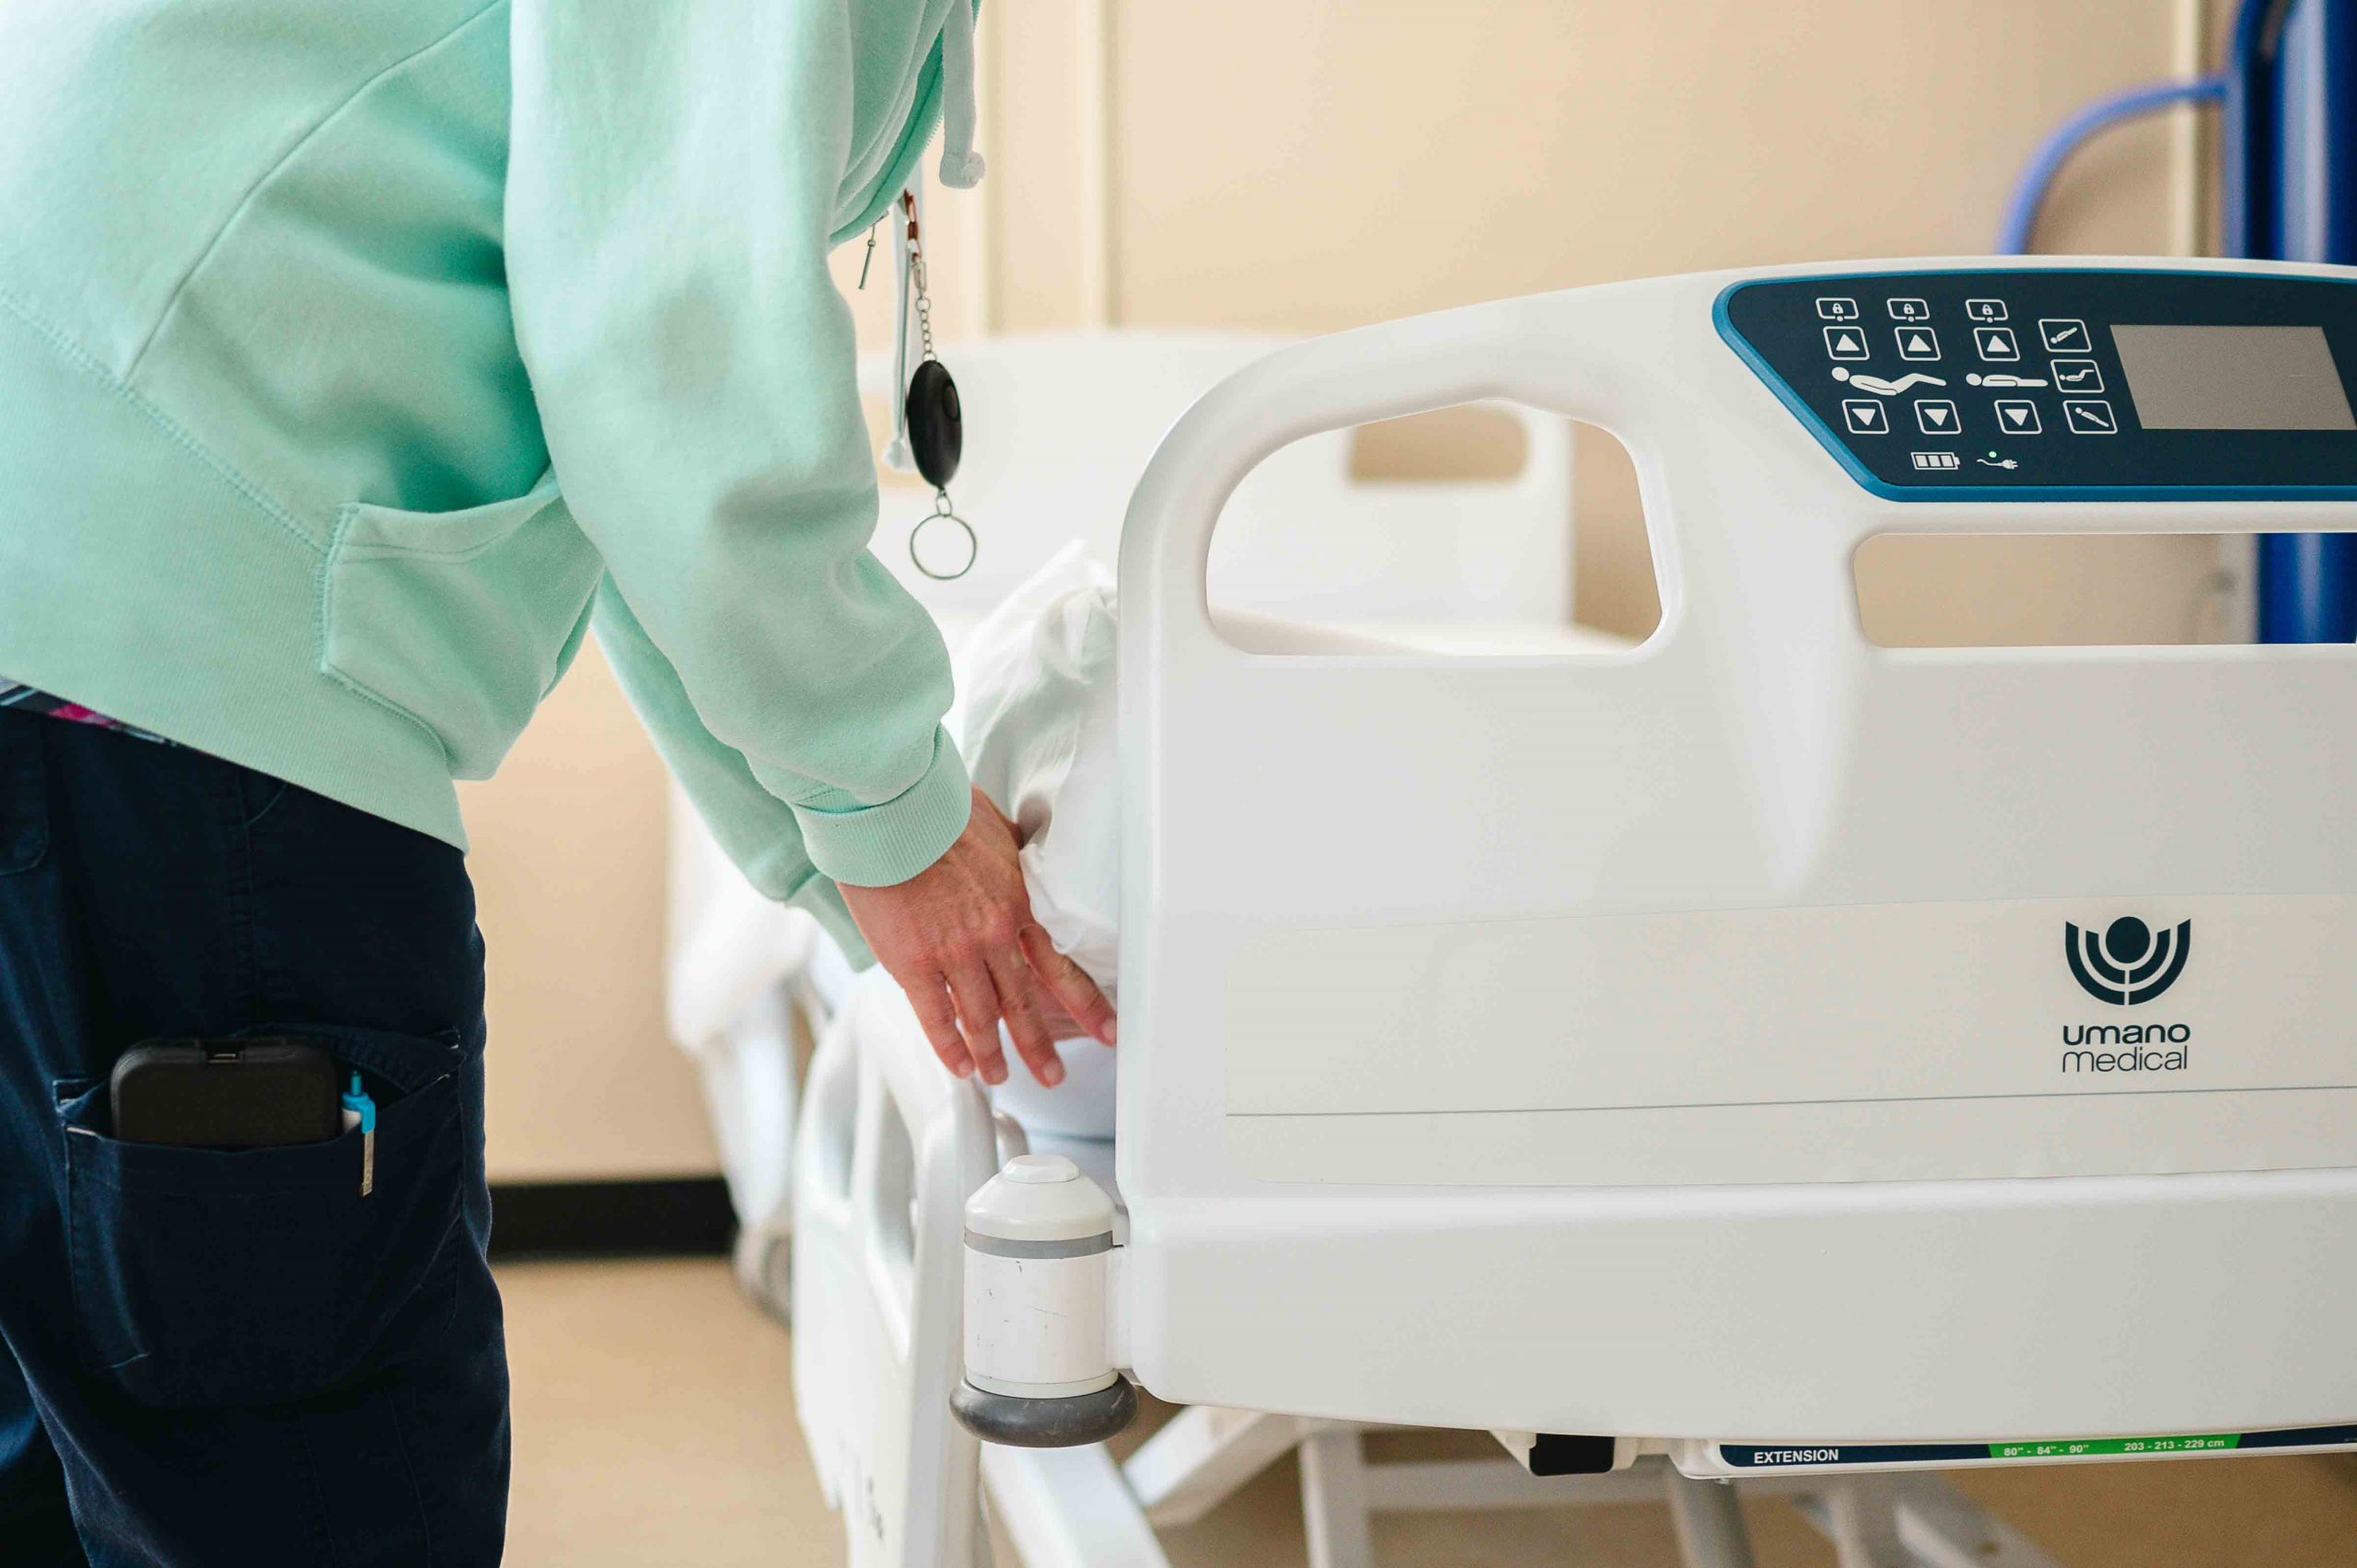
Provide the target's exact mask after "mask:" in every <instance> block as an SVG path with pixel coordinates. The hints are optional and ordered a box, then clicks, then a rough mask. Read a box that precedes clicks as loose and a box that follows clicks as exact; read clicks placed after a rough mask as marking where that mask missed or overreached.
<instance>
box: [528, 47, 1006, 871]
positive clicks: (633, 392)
mask: <svg viewBox="0 0 2357 1568" xmlns="http://www.w3.org/2000/svg"><path fill="white" fill-rule="evenodd" d="M857 3H858V0H794V3H786V4H781V3H779V0H758V3H756V0H743V3H737V0H699V3H698V4H695V5H691V6H613V5H607V4H602V3H599V0H517V6H516V7H515V12H514V21H513V25H512V32H511V41H512V48H513V62H512V66H511V69H512V74H513V91H514V108H513V111H512V122H511V126H510V134H509V164H508V174H507V205H506V236H505V242H506V250H507V265H508V288H509V293H510V297H511V300H512V305H513V309H514V312H515V318H516V333H517V342H518V343H519V344H520V345H521V347H522V351H523V355H524V362H525V365H526V366H527V368H528V370H529V372H530V374H531V377H532V387H533V393H534V397H535V399H536V401H537V402H538V404H539V408H540V419H541V424H542V427H543V429H544V431H545V433H546V436H547V439H548V446H549V456H550V459H551V461H552V464H553V465H554V467H555V470H556V474H557V478H558V481H559V482H560V484H561V485H562V486H563V491H564V494H565V499H566V502H567V504H568V505H570V507H571V509H572V512H573V515H574V517H575V519H576V521H577V522H578V523H579V524H580V526H581V528H582V529H583V531H584V532H585V533H586V534H587V535H588V537H589V539H590V540H591V541H592V542H593V543H594V544H595V545H596V546H597V548H598V552H600V554H602V555H603V556H604V558H605V561H606V564H607V568H608V570H609V572H610V574H611V580H610V583H609V584H608V586H607V588H606V589H605V591H604V592H603V593H602V594H601V596H600V608H599V611H598V621H599V627H600V632H601V640H603V641H604V642H605V644H606V645H607V646H608V648H609V650H610V651H613V650H615V649H616V648H617V647H620V648H621V649H623V650H624V651H623V653H622V655H621V659H620V661H619V662H621V664H623V665H624V666H625V667H626V668H625V669H624V679H625V682H626V684H627V685H628V686H629V687H630V689H631V691H632V695H633V702H634V703H635V704H636V705H637V706H638V708H639V711H640V713H641V714H642V715H643V716H644V718H645V720H646V722H647V723H648V725H649V726H650V727H651V728H652V729H653V730H654V731H655V732H656V740H657V742H658V743H659V744H660V746H661V748H662V749H663V751H664V752H665V754H666V756H667V757H668V758H669V759H670V760H671V761H672V763H673V765H674V767H675V769H677V771H678V772H679V773H680V776H681V779H682V782H683V783H684V784H686V785H687V786H688V788H689V790H690V792H691V795H692V796H694V797H695V799H696V803H697V806H698V807H699V808H700V809H701V810H702V811H703V812H704V813H705V815H706V817H707V818H708V819H710V820H711V822H712V824H713V827H714V830H715V832H716V833H717V835H718V836H719V838H720V839H721V841H722V842H723V843H724V844H726V845H727V846H729V848H730V850H731V853H732V854H736V855H737V858H738V859H739V861H740V863H742V864H745V865H748V868H749V869H751V868H752V867H753V866H754V865H758V864H762V863H764V862H765V861H768V860H770V858H771V857H774V856H779V855H783V856H784V857H786V860H787V861H790V860H792V859H794V858H795V857H797V856H798V855H799V854H804V853H807V857H808V860H809V862H810V864H811V865H814V866H815V867H816V868H817V869H818V870H819V871H820V872H822V873H824V874H825V875H827V876H828V877H833V878H835V879H837V880H839V881H843V882H849V883H853V884H855V885H862V886H882V885H886V884H889V883H893V882H900V881H904V880H906V879H907V878H908V877H913V876H915V875H916V874H917V873H918V872H920V871H922V870H923V869H924V868H925V867H926V866H928V865H932V864H933V862H934V861H935V860H936V859H938V858H939V857H940V855H941V854H942V853H943V852H944V851H945V850H946V849H947V848H948V846H949V844H950V843H951V842H953V841H954V840H956V838H957V837H958V833H959V832H960V831H962V830H964V828H965V824H966V818H967V813H968V810H969V806H970V797H969V795H968V790H967V783H966V773H965V769H964V766H963V764H962V763H961V762H960V761H959V760H958V753H957V750H956V749H955V747H954V746H953V745H952V744H951V743H950V741H949V739H948V738H947V736H946V733H945V732H944V731H943V729H942V727H941V723H940V721H941V717H942V714H944V713H945V712H946V710H947V707H948V704H949V699H950V677H949V662H948V656H947V654H946V650H945V649H944V647H943V645H942V641H941V636H940V633H938V631H936V630H935V627H934V625H933V622H932V621H931V620H930V619H929V618H928V617H927V616H926V614H925V613H924V611H923V609H922V608H921V607H920V606H919V605H918V604H917V602H916V601H915V600H914V599H913V598H911V597H910V596H909V595H908V593H907V592H906V591H905V590H904V589H902V588H901V587H900V585H899V584H898V583H897V582H896V581H894V579H893V578H892V576H891V575H890V574H889V573H888V572H887V571H885V569H884V568H883V566H882V565H881V564H880V563H877V560H876V559H875V557H874V556H873V555H871V554H870V553H869V552H868V550H867V543H868V539H869V536H870V534H871V533H872V532H873V531H874V528H875V526H876V515H877V496H876V478H875V469H874V462H873V459H872V457H871V455H870V447H869V445H868V437H867V432H866V429H865V424H864V423H863V421H862V418H861V413H860V408H859V401H858V394H857V379H856V349H855V345H854V343H853V332H852V320H851V312H850V310H849V308H848V307H847V306H846V304H845V303H844V301H843V298H842V294H841V293H840V292H839V291H838V290H837V288H836V287H835V285H834V282H833V279H832V278H831V277H830V275H829V273H828V271H827V252H828V250H829V248H830V232H831V231H832V230H833V229H834V227H835V226H836V216H837V206H838V203H839V199H840V195H839V193H840V192H841V191H842V187H843V185H844V183H845V181H846V179H847V177H855V171H854V169H853V164H854V163H855V162H856V161H858V160H859V159H863V158H865V157H867V156H868V154H867V152H866V151H865V150H864V149H854V147H853V125H854V121H855V120H856V119H859V118H861V116H859V115H855V114H854V97H855V94H857V93H858V92H860V91H863V90H872V88H866V87H863V86H862V84H863V82H872V81H873V80H874V79H875V76H876V72H875V70H874V61H873V59H872V58H871V56H872V54H873V50H872V49H870V48H869V47H868V46H867V45H865V44H863V45H862V46H861V47H860V49H859V50H858V51H856V52H857V53H858V54H859V55H860V56H861V59H860V60H857V61H855V60H854V58H853V56H854V53H855V51H854V47H853V25H852V24H853V17H852V15H851V12H852V9H853V6H854V5H855V4H857ZM920 41H922V43H923V45H924V47H925V48H926V49H929V48H930V47H931V44H932V40H931V39H930V38H923V39H922V40H920ZM916 42H918V41H909V43H908V47H909V48H910V49H911V50H915V57H916V60H917V62H918V63H919V64H922V61H923V50H918V49H915V44H916ZM863 64H864V65H865V68H866V74H865V75H862V72H861V69H860V68H859V67H861V66H862V65H863ZM915 75H916V73H915V72H914V71H913V70H911V71H909V72H907V73H905V74H904V75H903V80H904V81H908V80H913V79H914V77H915ZM868 118H871V119H872V118H873V116H868ZM897 118H899V117H896V119H897ZM895 129H898V126H897V124H896V125H895ZM633 663H634V664H635V666H636V667H637V668H638V670H639V672H640V675H641V679H632V678H631V669H630V668H627V667H629V666H631V665H633ZM658 670H659V675H658V674H657V673H656V672H657V671H658ZM666 688H668V689H666ZM658 690H662V699H661V700H650V699H649V696H648V693H650V692H655V691H658ZM794 835H798V839H799V842H798V843H796V844H793V845H791V846H789V845H788V842H787V841H788V839H789V838H790V837H792V836H794ZM782 864H784V862H774V863H772V864H771V868H770V869H771V878H770V879H771V880H772V882H774V881H775V873H776V869H777V865H782ZM757 879H758V878H757Z"/></svg>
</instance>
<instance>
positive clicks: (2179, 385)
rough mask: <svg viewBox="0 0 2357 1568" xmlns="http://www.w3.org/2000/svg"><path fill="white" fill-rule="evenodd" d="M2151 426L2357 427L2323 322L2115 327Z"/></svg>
mask: <svg viewBox="0 0 2357 1568" xmlns="http://www.w3.org/2000/svg"><path fill="white" fill-rule="evenodd" d="M2111 338H2112V342H2113V343H2114V344H2116V345H2117V346H2118V348H2119V367H2120V370H2121V372H2122V373H2123V374H2125V375H2126V376H2127V377H2128V393H2129V396H2130V397H2131V399H2133V400H2134V401H2135V404H2136V419H2137V422H2138V423H2139V424H2142V425H2143V427H2144V428H2145V429H2147V430H2357V418H2352V417H2351V413H2350V411H2349V394H2348V392H2347V391H2345V390H2343V389H2342V387H2341V384H2340V366H2337V365H2335V364H2334V363H2333V359H2332V345H2331V344H2329V343H2327V342H2325V336H2324V329H2323V328H2322V327H2174V326H2154V327H2114V328H2112V330H2111Z"/></svg>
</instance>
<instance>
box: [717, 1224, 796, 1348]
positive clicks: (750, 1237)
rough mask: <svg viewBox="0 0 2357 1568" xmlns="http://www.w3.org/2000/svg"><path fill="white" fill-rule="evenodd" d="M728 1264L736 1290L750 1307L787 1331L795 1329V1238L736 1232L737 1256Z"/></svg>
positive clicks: (746, 1231) (745, 1231)
mask: <svg viewBox="0 0 2357 1568" xmlns="http://www.w3.org/2000/svg"><path fill="white" fill-rule="evenodd" d="M730 1262H731V1264H732V1265H733V1268H732V1272H734V1273H735V1274H736V1276H737V1288H738V1289H739V1290H742V1291H743V1292H744V1293H745V1295H746V1296H747V1297H748V1298H749V1299H750V1300H751V1302H752V1303H753V1305H754V1306H756V1307H760V1308H761V1310H762V1311H763V1312H765V1313H767V1314H769V1316H771V1317H772V1318H776V1319H777V1320H778V1321H779V1322H781V1323H783V1324H784V1325H785V1326H786V1327H787V1328H789V1329H790V1328H792V1327H794V1238H793V1237H787V1236H774V1235H771V1234H769V1233H767V1232H763V1231H753V1230H743V1231H738V1232H737V1249H736V1256H735V1257H734V1258H732V1259H731V1260H730Z"/></svg>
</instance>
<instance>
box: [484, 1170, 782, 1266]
mask: <svg viewBox="0 0 2357 1568" xmlns="http://www.w3.org/2000/svg"><path fill="white" fill-rule="evenodd" d="M736 1235H737V1214H736V1211H735V1210H733V1209H731V1208H730V1207H729V1204H728V1184H727V1183H726V1182H725V1181H723V1180H722V1179H720V1178H718V1177H716V1176H702V1177H685V1178H679V1179H669V1180H649V1181H494V1182H493V1183H492V1185H491V1255H492V1258H493V1260H496V1261H501V1262H506V1261H512V1260H517V1259H521V1258H623V1257H633V1258H650V1257H698V1258H701V1257H714V1256H723V1257H725V1256H726V1254H727V1252H728V1249H729V1245H730V1243H731V1242H732V1241H733V1240H734V1239H735V1237H736Z"/></svg>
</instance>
